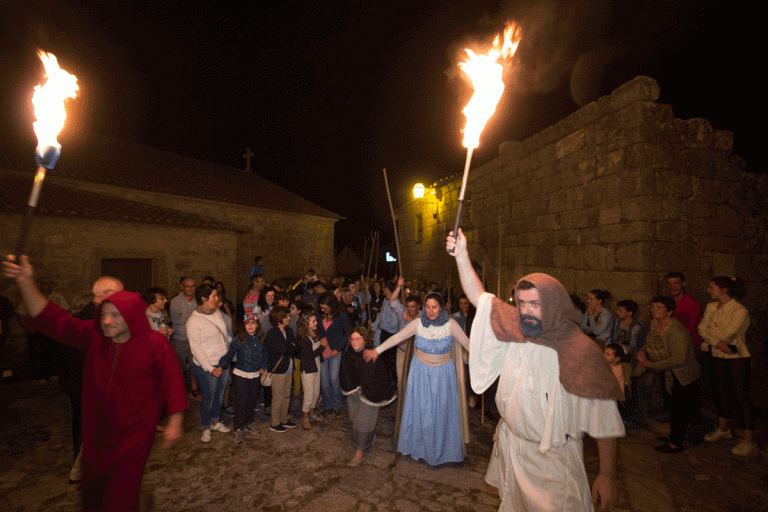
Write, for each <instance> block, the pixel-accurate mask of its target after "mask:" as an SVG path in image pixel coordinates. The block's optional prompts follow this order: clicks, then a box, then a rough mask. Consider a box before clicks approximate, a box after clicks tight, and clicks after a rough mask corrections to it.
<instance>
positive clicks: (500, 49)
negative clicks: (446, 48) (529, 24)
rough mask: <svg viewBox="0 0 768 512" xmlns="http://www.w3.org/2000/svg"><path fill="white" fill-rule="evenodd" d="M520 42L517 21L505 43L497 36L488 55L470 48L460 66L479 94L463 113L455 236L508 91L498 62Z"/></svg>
mask: <svg viewBox="0 0 768 512" xmlns="http://www.w3.org/2000/svg"><path fill="white" fill-rule="evenodd" d="M519 43H520V28H519V27H518V26H517V25H516V24H515V23H514V22H510V23H508V24H507V26H506V27H505V29H504V40H503V42H500V41H499V37H498V36H497V37H496V39H495V40H494V42H493V46H492V48H491V49H490V50H489V51H488V53H487V54H485V55H477V54H475V52H473V51H472V50H470V49H469V48H467V49H466V50H465V51H466V52H467V55H469V59H468V60H466V61H464V62H462V63H461V64H459V67H460V68H461V69H462V71H464V73H466V74H467V76H468V77H469V79H470V81H471V82H472V88H473V89H474V91H475V93H474V94H473V95H472V98H471V99H470V100H469V103H467V106H466V107H464V110H463V112H464V115H465V116H466V117H467V124H466V125H465V127H464V147H465V148H467V160H466V162H465V164H464V177H463V178H462V180H461V192H460V193H459V208H458V210H457V211H456V224H455V226H454V228H453V236H454V237H457V236H458V233H459V222H460V220H461V208H462V206H463V205H464V192H465V191H466V188H467V177H468V176H469V164H470V162H472V151H474V149H475V148H476V147H478V146H479V145H480V133H482V131H483V128H484V127H485V123H487V122H488V119H489V118H490V117H491V115H493V113H494V111H495V110H496V104H498V102H499V99H501V94H502V93H503V92H504V81H503V79H502V74H503V71H504V67H503V66H502V65H501V64H499V63H498V62H497V61H498V60H503V59H508V58H510V57H512V56H513V55H514V54H515V51H516V50H517V46H518V44H519Z"/></svg>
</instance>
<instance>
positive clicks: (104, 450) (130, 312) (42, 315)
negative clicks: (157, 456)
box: [3, 256, 187, 511]
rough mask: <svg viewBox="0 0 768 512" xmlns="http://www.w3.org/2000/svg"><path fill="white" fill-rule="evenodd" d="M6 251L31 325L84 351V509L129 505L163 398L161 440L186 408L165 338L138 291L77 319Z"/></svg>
mask: <svg viewBox="0 0 768 512" xmlns="http://www.w3.org/2000/svg"><path fill="white" fill-rule="evenodd" d="M14 261H15V258H14V257H13V256H8V258H7V261H5V262H3V274H4V275H5V277H7V278H11V279H13V280H15V281H16V283H17V285H18V286H19V289H20V290H21V295H22V298H23V300H24V303H25V305H26V307H27V309H28V313H29V317H31V318H30V319H29V320H28V323H29V325H30V326H31V327H33V328H35V329H37V330H39V331H40V332H42V333H44V334H46V335H47V336H50V337H52V338H54V339H56V340H57V341H59V342H61V343H66V344H68V345H71V346H74V347H77V348H81V349H83V350H85V351H86V353H87V355H86V359H85V367H84V375H83V457H82V474H83V480H82V490H83V508H84V509H85V510H109V511H123V510H124V511H130V510H133V509H134V507H135V506H136V505H137V503H138V498H139V488H140V487H141V477H142V474H143V473H144V466H145V464H146V462H147V458H148V457H149V452H150V450H151V448H152V442H153V441H154V437H155V427H156V426H157V422H158V420H159V418H160V412H161V410H162V408H163V405H165V406H166V407H167V411H168V415H169V418H168V419H169V421H168V426H167V427H166V428H165V432H164V437H165V442H164V445H165V446H170V445H171V444H173V442H174V441H176V440H177V439H178V438H179V437H181V434H182V433H183V427H182V412H183V411H184V410H186V409H187V399H186V394H185V392H184V382H183V381H182V378H181V370H180V368H179V363H178V361H177V360H176V354H175V353H174V351H173V348H172V347H171V345H170V343H168V340H167V339H166V338H165V337H164V336H163V335H162V334H160V333H158V332H156V331H153V330H152V329H151V327H150V325H149V322H148V321H147V317H146V315H145V310H146V307H147V306H146V304H145V303H144V301H143V300H141V298H140V297H139V295H138V294H136V293H131V292H126V291H120V292H117V293H114V294H112V295H110V296H109V297H108V298H107V299H106V300H104V302H103V303H102V304H101V305H99V307H98V309H97V310H96V314H95V316H94V317H95V318H99V319H100V321H98V322H96V321H94V320H79V319H77V318H73V317H72V316H70V315H69V313H67V312H66V311H64V310H63V309H61V308H60V307H58V306H57V305H56V304H54V303H52V302H51V301H49V300H48V299H46V298H45V297H44V296H43V295H42V294H41V293H40V290H38V289H37V287H36V286H35V283H34V280H33V271H32V266H31V265H30V264H29V261H28V259H27V257H26V256H22V258H21V265H20V266H19V265H16V264H15V263H14Z"/></svg>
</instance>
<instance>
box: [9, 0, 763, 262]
mask: <svg viewBox="0 0 768 512" xmlns="http://www.w3.org/2000/svg"><path fill="white" fill-rule="evenodd" d="M230 3H231V2H201V1H186V2H173V1H167V2H111V1H103V0H101V1H87V0H66V1H65V0H28V1H11V2H8V1H7V0H6V1H3V0H0V107H1V108H2V120H0V134H2V135H3V137H4V140H5V143H6V144H11V145H13V144H15V145H17V146H18V145H19V144H20V145H22V146H24V145H27V146H28V147H29V148H30V149H29V150H30V161H31V159H32V156H31V152H32V148H33V147H34V145H35V137H34V133H33V132H32V129H31V123H32V121H33V115H32V107H31V104H29V98H31V92H32V87H33V86H34V85H35V84H36V83H38V82H39V81H40V79H41V76H42V66H41V65H40V63H39V60H38V58H37V56H36V50H37V48H42V49H45V50H47V51H51V52H53V53H55V54H56V55H57V57H58V58H59V63H60V65H61V66H62V67H63V68H64V69H67V70H68V71H70V72H71V73H73V74H75V75H76V76H77V77H78V79H79V84H80V88H81V91H80V93H79V97H78V99H76V100H75V101H73V102H71V104H70V106H69V111H70V120H69V121H68V123H67V127H66V128H65V131H68V133H65V134H63V136H62V139H64V140H66V137H67V136H74V135H78V134H79V133H78V132H97V133H102V134H105V135H109V136H113V137H118V138H124V139H129V140H133V141H136V142H140V143H143V144H146V145H148V146H152V147H155V148H158V149H163V150H167V151H172V152H174V153H178V154H181V155H185V156H189V157H194V158H199V159H202V160H206V161H211V162H216V163H220V164H225V165H229V166H232V167H237V168H241V169H244V168H245V160H244V159H243V157H242V155H243V153H244V152H245V149H246V148H247V147H250V148H251V149H252V151H253V152H254V153H255V154H256V156H255V158H254V159H253V162H252V166H253V167H254V168H255V169H256V171H257V172H258V173H260V174H261V175H262V176H264V177H265V178H267V179H269V180H271V181H273V182H275V183H278V184H280V185H282V186H284V187H286V188H288V189H290V190H292V191H294V192H296V193H298V194H300V195H302V196H303V197H306V198H307V199H309V200H310V201H313V202H314V203H316V204H318V205H320V206H323V207H325V208H327V209H329V210H331V211H333V212H336V213H338V214H340V215H343V216H344V217H346V218H347V220H344V221H341V222H340V223H339V224H337V230H336V231H337V234H336V240H337V244H338V245H339V248H341V247H343V246H344V245H350V246H351V247H353V249H359V250H360V252H361V253H362V245H363V240H364V237H366V236H368V235H369V233H370V231H371V230H377V229H381V230H382V243H383V244H384V245H386V244H387V242H388V241H392V240H393V239H392V234H391V231H392V227H391V220H390V216H389V208H388V206H387V199H386V192H385V190H384V181H383V177H382V172H381V169H382V168H383V167H386V168H387V169H388V172H389V175H390V184H391V186H392V189H393V197H394V200H395V202H396V204H402V203H404V202H405V201H406V200H407V199H408V196H407V193H408V190H409V189H410V188H411V187H412V186H413V184H414V183H415V182H417V181H422V182H425V183H427V184H428V183H431V182H433V181H435V180H437V179H439V178H442V177H445V176H448V175H451V174H456V173H459V172H461V171H462V169H463V164H464V157H465V149H464V148H463V147H462V145H461V139H462V134H461V128H462V127H463V123H464V117H463V115H462V114H461V109H462V108H463V105H464V104H465V103H466V102H467V101H468V99H469V96H470V94H471V90H470V88H469V87H468V85H467V84H466V83H465V82H463V81H462V80H461V78H460V76H459V73H458V71H457V69H458V68H457V66H456V63H457V62H458V61H459V59H460V58H463V51H462V49H463V48H464V47H466V46H474V44H475V43H487V42H489V41H490V40H491V39H492V36H493V34H494V33H496V32H499V31H500V30H501V29H502V28H503V25H504V22H505V21H506V20H507V19H515V20H516V21H518V22H519V23H520V24H521V25H522V27H523V41H522V43H521V46H520V48H519V50H518V54H517V57H516V61H515V68H514V72H513V73H512V74H511V75H510V78H509V81H508V85H507V89H506V91H505V93H504V96H503V97H502V100H501V102H500V104H499V107H498V109H497V114H496V115H495V116H494V117H493V118H492V119H491V121H490V122H489V124H488V125H487V127H486V129H485V131H484V134H483V136H482V137H481V147H480V148H478V149H477V150H476V151H475V155H474V158H473V167H474V166H478V165H481V164H483V163H485V162H487V161H489V160H491V159H492V158H494V157H495V156H496V154H497V148H498V145H499V144H500V143H501V142H503V141H505V140H521V139H524V138H525V137H528V136H530V135H532V134H534V133H536V132H537V131H539V130H541V129H543V128H545V127H546V126H549V125H551V124H552V123H554V122H556V121H558V120H560V119H562V118H563V117H565V116H566V115H568V114H570V113H571V112H573V111H575V110H576V109H578V108H579V107H580V106H581V105H583V104H586V103H588V102H589V101H592V100H594V99H596V98H597V97H599V96H602V95H605V94H608V93H610V92H611V91H612V90H613V89H614V88H615V87H617V86H618V85H620V84H622V83H624V82H626V81H628V80H630V79H632V78H634V77H635V76H637V75H639V74H645V75H649V76H651V77H653V78H655V79H656V80H658V82H659V84H660V86H661V98H660V101H661V102H664V103H670V104H672V105H673V108H674V113H675V115H676V116H677V117H680V118H683V119H687V118H692V117H703V118H707V119H709V120H710V121H711V122H712V124H713V126H714V128H716V129H725V130H731V131H733V132H734V133H735V147H734V152H735V153H737V154H740V155H742V156H744V157H745V158H747V161H748V162H749V157H750V148H751V147H753V145H752V144H751V142H750V140H751V139H752V138H753V137H754V135H753V134H752V133H748V130H747V126H746V118H747V113H748V112H754V111H755V110H756V109H757V105H755V104H754V99H753V98H750V96H749V94H747V83H748V82H750V80H749V79H748V71H747V70H748V66H747V58H748V57H749V58H750V59H753V58H754V54H755V53H756V52H755V51H754V50H750V45H748V44H747V42H746V30H745V29H744V27H745V25H746V21H745V17H746V16H747V15H748V14H749V13H748V12H746V7H744V8H742V7H739V5H740V3H739V2H732V1H731V2H725V1H715V0H712V1H698V2H697V1H673V0H646V1H629V0H624V1H621V0H581V1H572V2H556V1H534V0H528V1H513V0H508V1H506V2H502V1H490V0H471V1H470V0H463V1H461V0H458V1H444V2H437V1H416V0H413V1H400V0H394V1H389V2H382V1H378V0H369V1H360V0H357V1H356V0H336V1H302V2H299V1H284V2H275V5H268V6H266V7H255V3H251V4H250V5H251V6H250V7H229V6H228V4H230ZM740 9H742V10H741V11H740ZM474 47H476V48H477V46H474ZM761 60H764V59H761ZM750 89H751V87H750ZM762 103H763V102H762V101H761V104H762ZM760 124H761V125H762V123H760ZM751 131H752V130H750V132H751ZM64 151H66V148H65V149H64ZM754 167H756V166H754V165H753V166H752V167H749V166H748V170H750V171H752V172H754V171H755V169H754ZM31 172H32V166H31V165H30V173H31ZM255 193H256V194H257V193H258V192H255Z"/></svg>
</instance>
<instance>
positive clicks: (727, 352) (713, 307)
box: [699, 276, 757, 456]
mask: <svg viewBox="0 0 768 512" xmlns="http://www.w3.org/2000/svg"><path fill="white" fill-rule="evenodd" d="M707 292H709V296H710V297H711V298H712V300H713V302H710V303H709V304H707V308H706V309H705V310H704V318H702V320H701V322H700V323H699V335H700V336H701V338H702V340H703V343H702V345H701V349H702V350H703V351H707V350H711V351H712V369H713V371H714V372H713V373H714V386H715V407H716V408H717V417H718V418H717V421H718V428H717V429H715V430H714V431H713V432H711V433H709V434H707V435H706V436H704V439H705V440H706V441H708V442H715V441H718V440H720V439H729V438H731V437H733V435H732V434H731V430H730V428H728V419H729V418H732V417H733V412H734V411H733V409H734V407H733V406H734V401H735V402H736V403H738V405H739V409H740V411H739V412H740V414H739V419H741V420H742V421H743V422H744V428H745V431H744V440H743V441H741V442H740V443H739V444H737V445H736V446H735V447H734V448H733V450H731V453H733V454H734V455H741V456H747V455H751V454H752V453H755V452H756V451H757V446H756V445H755V439H754V432H755V411H754V408H753V407H752V401H751V400H750V397H749V376H750V362H751V361H752V358H751V357H750V356H751V354H750V353H749V350H748V349H747V344H746V341H745V339H744V334H745V333H746V332H747V328H748V327H749V313H748V312H747V308H745V307H744V306H742V305H741V304H740V303H739V302H738V301H737V300H736V299H743V298H744V296H745V295H746V289H745V288H744V281H742V280H741V279H736V278H731V277H726V276H718V277H714V278H712V280H711V281H710V282H709V288H707Z"/></svg>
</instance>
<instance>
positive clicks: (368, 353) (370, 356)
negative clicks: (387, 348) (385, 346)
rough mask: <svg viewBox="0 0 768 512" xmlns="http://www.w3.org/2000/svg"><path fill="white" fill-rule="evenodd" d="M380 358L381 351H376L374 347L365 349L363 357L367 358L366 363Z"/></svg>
mask: <svg viewBox="0 0 768 512" xmlns="http://www.w3.org/2000/svg"><path fill="white" fill-rule="evenodd" d="M378 358H379V353H378V352H376V351H375V350H373V349H370V348H367V349H365V350H363V359H365V362H366V363H370V362H371V361H374V362H375V361H376V359H378Z"/></svg>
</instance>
